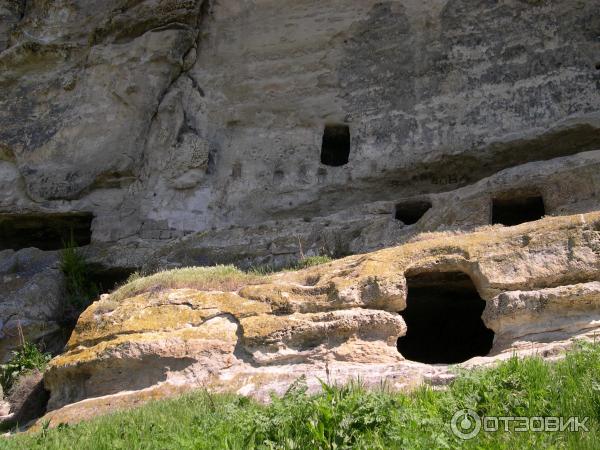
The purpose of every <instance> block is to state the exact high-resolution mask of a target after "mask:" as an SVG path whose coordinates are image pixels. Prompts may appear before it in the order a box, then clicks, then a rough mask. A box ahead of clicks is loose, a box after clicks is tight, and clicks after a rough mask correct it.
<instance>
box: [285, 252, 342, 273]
mask: <svg viewBox="0 0 600 450" xmlns="http://www.w3.org/2000/svg"><path fill="white" fill-rule="evenodd" d="M331 261H333V258H331V257H329V256H324V255H322V256H307V257H306V258H302V259H301V260H300V261H298V262H297V263H296V264H295V265H294V266H292V269H293V270H300V269H306V268H307V267H312V266H318V265H320V264H327V263H328V262H331Z"/></svg>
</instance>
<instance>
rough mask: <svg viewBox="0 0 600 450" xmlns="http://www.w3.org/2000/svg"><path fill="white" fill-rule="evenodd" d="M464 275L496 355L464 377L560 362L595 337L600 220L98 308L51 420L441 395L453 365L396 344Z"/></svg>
mask: <svg viewBox="0 0 600 450" xmlns="http://www.w3.org/2000/svg"><path fill="white" fill-rule="evenodd" d="M456 272H460V273H463V274H466V275H467V276H468V278H470V280H471V281H472V283H473V284H474V286H475V287H476V289H477V292H478V294H479V296H480V297H481V298H482V299H483V300H485V302H486V305H487V306H486V307H485V310H484V312H483V321H484V323H485V325H486V326H487V327H488V328H490V329H491V330H492V331H493V332H494V333H495V337H494V342H493V347H492V349H491V351H490V352H489V353H488V354H487V355H481V356H478V357H474V358H471V359H469V360H468V361H465V362H464V363H463V365H465V366H467V367H469V366H473V365H480V364H489V363H493V362H494V361H496V360H498V359H503V358H506V357H508V356H510V355H512V354H513V353H514V352H517V353H521V354H527V353H531V352H533V353H539V354H542V355H543V356H550V355H555V354H556V352H557V351H559V350H560V349H561V348H563V347H565V346H566V345H569V343H570V342H572V341H573V340H574V339H586V338H590V339H592V338H593V337H594V336H595V334H596V333H597V332H598V331H599V329H598V328H599V327H600V321H599V314H600V285H599V283H598V282H597V281H595V280H598V279H599V278H600V213H590V214H585V215H574V216H567V217H560V218H546V219H543V220H540V221H537V222H532V223H529V224H523V225H519V226H516V227H499V226H496V227H488V228H484V229H482V230H481V231H477V232H474V233H470V234H463V235H448V234H441V235H436V234H433V235H431V236H428V237H427V236H425V237H424V238H423V239H422V240H419V241H416V242H413V243H409V244H405V245H402V246H399V247H393V248H389V249H385V250H381V251H377V252H374V253H369V254H365V255H359V256H351V257H348V258H344V259H341V260H338V261H334V262H332V263H328V264H324V265H320V266H316V267H313V268H309V269H306V270H302V271H298V272H284V273H280V274H275V275H272V276H269V277H267V278H265V279H264V280H262V281H260V280H259V281H258V282H255V283H254V284H250V285H247V286H244V287H242V288H240V289H238V290H236V291H230V292H220V291H198V290H195V289H152V290H151V291H150V292H145V293H139V294H137V295H134V296H130V297H128V298H125V299H120V298H119V297H117V295H116V294H113V295H112V296H110V295H106V296H103V298H102V299H101V300H100V301H98V302H95V303H94V304H93V305H92V306H91V307H90V308H88V310H86V311H85V313H84V314H83V315H82V316H81V318H80V320H79V322H78V324H77V327H76V329H75V331H74V333H73V335H72V336H71V339H70V341H69V343H68V345H67V351H66V352H65V353H64V354H63V355H60V356H58V357H57V358H55V359H54V360H52V362H51V363H50V366H49V368H48V370H47V371H46V374H45V384H46V387H47V389H49V390H50V391H51V398H50V403H49V408H50V409H51V410H53V409H54V410H56V411H54V412H51V413H50V414H49V416H48V418H50V419H51V420H54V421H60V420H73V417H72V415H73V414H74V411H77V410H78V409H77V408H80V411H84V412H83V413H82V414H84V415H86V414H91V412H90V411H89V408H92V409H93V408H94V407H95V405H105V404H108V403H110V400H109V399H110V398H112V396H114V399H115V402H117V404H124V405H127V404H129V403H131V402H133V403H136V402H139V401H144V399H146V398H154V397H156V396H159V397H160V396H162V395H170V394H173V393H177V392H182V391H184V390H186V389H191V388H199V387H201V388H207V389H209V390H212V391H216V392H236V393H239V394H243V395H251V396H254V397H257V398H259V399H267V398H268V396H269V393H270V392H277V393H283V392H285V390H286V389H287V388H288V387H289V385H290V383H293V382H294V381H295V380H297V379H298V378H299V377H301V376H304V377H306V379H307V383H308V385H309V387H310V388H311V389H316V388H317V387H318V385H319V381H318V379H319V378H321V379H326V380H329V381H330V382H346V381H349V380H351V379H356V378H360V379H361V380H363V381H364V382H365V383H367V384H374V385H377V384H379V383H381V382H385V383H388V384H389V385H390V387H392V388H396V389H403V388H406V387H409V386H413V385H415V384H417V383H419V382H422V381H426V382H431V383H438V382H442V383H443V382H445V381H443V380H446V379H447V378H448V376H451V375H449V374H450V372H448V368H449V366H448V365H444V364H438V365H430V364H422V363H419V362H417V361H409V360H406V359H405V358H404V357H403V355H402V354H401V353H400V352H399V351H398V350H397V347H396V343H397V340H398V338H399V337H401V336H403V335H405V334H407V333H410V328H409V329H407V326H406V323H405V321H404V320H403V310H404V309H405V307H406V300H407V295H408V296H410V295H411V294H410V289H411V288H410V283H409V284H407V280H410V279H412V278H415V277H419V275H422V274H432V273H433V274H442V275H443V274H445V273H456ZM407 286H408V290H407ZM407 291H408V292H407ZM432 314H435V311H432ZM467 325H468V324H467V323H461V324H459V326H467ZM433 332H435V330H432V333H433ZM456 344H457V345H460V343H456ZM132 374H135V376H133V375H132ZM436 380H437V381H436ZM439 380H442V381H439ZM107 396H108V397H107ZM94 399H95V400H94ZM77 402H79V403H77ZM69 405H70V406H69ZM102 408H103V407H100V410H102ZM85 411H87V412H85Z"/></svg>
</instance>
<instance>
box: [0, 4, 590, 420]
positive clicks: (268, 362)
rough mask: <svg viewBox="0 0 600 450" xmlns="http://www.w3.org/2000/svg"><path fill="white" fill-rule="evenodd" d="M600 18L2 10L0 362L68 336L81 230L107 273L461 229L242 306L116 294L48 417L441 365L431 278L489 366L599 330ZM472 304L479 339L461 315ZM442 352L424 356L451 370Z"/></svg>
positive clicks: (358, 259) (500, 10)
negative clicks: (89, 402)
mask: <svg viewBox="0 0 600 450" xmlns="http://www.w3.org/2000/svg"><path fill="white" fill-rule="evenodd" d="M599 13H600V10H599V7H598V1H597V0H577V2H576V5H574V4H573V2H565V1H559V0H542V1H533V0H384V1H379V0H361V1H360V2H348V1H342V0H329V1H327V2H324V1H322V0H320V1H317V0H261V1H248V0H219V1H218V2H217V1H212V0H85V1H84V0H53V1H51V0H35V1H25V0H0V92H1V93H2V95H1V96H0V234H1V236H0V326H1V327H2V328H1V330H0V332H1V333H2V338H1V341H0V360H2V359H5V358H6V355H7V354H8V352H9V351H10V350H11V349H12V348H13V347H14V345H15V343H16V342H17V341H15V336H17V334H18V328H19V324H20V326H21V328H22V329H23V331H24V333H25V335H26V337H27V338H29V339H37V338H39V337H42V336H48V335H51V334H52V333H54V331H55V330H56V328H57V326H58V325H57V323H58V321H59V320H60V311H61V302H62V301H64V299H63V297H64V296H63V295H62V289H63V288H62V286H63V284H64V282H63V281H64V280H63V279H62V274H61V273H60V270H59V268H58V264H57V258H58V254H57V253H56V250H57V249H60V248H61V247H62V240H63V239H64V238H65V236H69V232H70V233H71V234H72V235H75V239H76V241H77V243H78V244H80V245H81V246H83V247H82V252H83V253H84V254H85V256H86V258H87V259H88V261H89V262H90V264H92V265H93V266H94V267H95V270H96V275H97V276H98V277H100V278H103V279H108V278H115V277H116V276H117V274H119V276H122V277H123V276H124V274H125V275H126V274H127V273H129V272H131V271H133V270H137V269H142V270H144V271H147V272H151V271H155V270H158V269H164V268H173V267H181V266H188V265H212V264H215V263H235V264H236V265H238V266H241V267H250V266H256V265H262V264H269V265H274V266H280V265H284V264H286V263H289V262H291V261H296V260H297V259H298V258H299V257H300V256H301V255H307V256H311V255H317V254H327V255H330V256H334V257H342V256H347V255H352V254H359V253H365V252H372V251H376V250H380V249H384V248H386V247H394V246H397V245H399V244H403V243H407V242H410V241H411V240H413V241H414V240H415V239H423V237H421V238H419V237H417V236H418V235H419V234H421V233H427V232H446V233H447V234H446V235H442V236H440V237H438V238H435V237H432V238H431V239H426V240H420V241H415V242H412V243H410V244H407V245H406V246H404V247H394V248H392V249H391V250H382V251H381V252H380V253H373V254H371V255H368V256H355V257H350V258H349V259H343V260H341V261H339V262H336V263H335V264H332V265H331V266H328V267H327V268H319V269H311V270H308V271H306V272H301V273H299V274H285V275H281V276H275V277H273V278H272V280H270V281H269V282H267V281H265V283H263V284H258V285H251V286H250V285H249V286H246V287H244V288H243V289H241V290H239V291H235V292H234V291H231V292H201V291H194V290H171V291H168V290H166V291H161V292H158V293H154V294H152V293H141V294H140V295H139V296H136V297H131V298H127V299H125V300H124V301H123V302H118V303H116V304H114V305H112V306H110V305H111V303H110V302H111V300H110V297H109V298H108V299H106V298H105V299H104V300H101V301H100V302H98V303H96V304H94V306H92V308H91V309H90V310H88V311H87V312H86V313H85V314H84V316H83V317H82V319H81V321H80V322H79V325H78V328H77V330H76V332H75V334H74V335H73V337H72V339H71V341H70V344H69V346H68V348H67V353H66V354H65V355H63V356H61V357H60V358H59V359H57V360H55V362H54V363H53V366H52V368H51V370H50V371H49V372H48V373H47V375H46V382H47V384H48V386H49V388H51V389H52V399H51V405H52V407H54V408H57V407H60V406H63V405H66V404H69V403H72V402H77V401H80V400H83V399H86V398H88V397H94V398H97V397H98V396H102V395H109V394H110V395H112V394H114V393H115V392H116V391H117V390H122V389H130V390H134V391H136V392H138V391H140V390H144V389H146V390H147V389H150V391H148V392H151V393H148V395H155V394H154V393H156V392H158V391H156V389H158V388H156V386H157V383H159V382H168V383H167V384H164V385H161V386H168V388H167V387H165V388H164V389H169V390H177V389H176V388H175V387H174V386H177V383H180V384H181V386H188V385H199V384H202V383H205V384H208V385H210V387H211V388H212V389H215V390H225V389H227V390H237V391H239V392H242V393H252V394H253V395H256V396H258V397H262V396H264V395H266V392H267V391H268V390H270V389H271V388H274V387H276V388H277V389H276V390H281V389H284V388H285V387H286V386H288V385H289V382H290V380H292V379H295V378H296V377H297V376H298V375H299V374H301V373H304V372H306V371H307V370H308V371H310V373H312V374H315V375H316V374H320V375H321V376H322V377H323V378H326V377H327V376H330V377H334V378H335V379H339V380H341V379H344V378H345V377H349V376H350V375H356V374H362V375H363V376H364V378H365V379H367V380H368V381H375V380H381V379H382V378H386V379H388V380H390V382H391V383H393V384H395V385H402V384H403V383H409V382H413V381H414V380H416V379H418V378H419V377H422V376H423V377H429V376H431V377H433V378H435V379H438V378H436V377H438V376H439V377H442V378H443V377H444V376H445V374H444V373H441V372H440V373H439V371H438V369H435V368H433V369H432V368H430V367H429V366H428V367H429V368H427V369H426V370H425V369H423V367H422V366H420V365H418V364H417V365H415V364H416V363H409V362H406V361H403V359H402V356H400V353H399V352H398V350H397V348H402V349H408V350H405V353H406V352H408V353H410V354H412V351H413V350H414V349H412V348H411V345H412V344H411V339H412V340H413V342H414V339H413V338H410V335H411V333H414V332H415V331H414V330H416V329H419V321H420V320H421V318H422V314H423V312H422V311H420V310H419V308H418V307H415V308H416V309H415V308H413V306H411V303H413V302H412V301H411V298H412V296H411V295H410V292H412V291H415V292H420V294H418V295H421V296H422V297H423V298H425V299H426V301H427V302H429V301H431V302H434V301H435V299H433V297H430V293H431V292H433V291H435V290H436V289H438V288H436V287H435V286H438V287H439V286H443V291H444V295H446V296H447V297H448V299H453V298H455V297H456V298H471V297H473V302H472V304H471V303H469V304H465V305H464V308H465V309H464V311H462V313H459V312H457V311H448V312H447V314H448V317H449V318H451V320H450V319H449V320H448V326H447V327H446V326H445V325H444V326H441V325H440V326H438V327H436V329H438V330H439V332H440V333H442V332H446V331H447V332H453V333H459V332H462V333H465V334H462V335H460V336H459V335H456V336H455V337H457V336H458V337H457V339H458V340H460V341H465V342H469V341H470V340H478V341H481V342H484V344H485V345H487V343H486V342H487V339H488V338H489V339H492V337H490V336H491V335H490V336H488V337H486V335H485V333H486V331H485V330H486V329H487V330H488V331H489V329H491V330H493V332H494V333H495V337H493V339H494V342H493V348H491V349H488V350H489V351H491V354H498V352H510V351H512V350H514V349H518V348H521V347H526V348H529V346H530V344H531V342H545V341H549V342H550V341H553V342H554V341H556V342H558V341H562V340H565V339H567V340H568V339H570V338H571V337H572V336H573V335H576V334H581V333H583V334H585V333H591V332H593V330H594V328H595V322H594V321H595V320H596V319H594V317H596V316H595V314H596V312H595V309H594V308H595V306H594V305H595V302H596V301H597V290H598V286H597V283H598V281H599V278H598V273H597V268H598V226H597V223H598V221H597V218H596V216H595V215H594V211H598V210H600V201H599V199H600V178H599V177H598V173H599V171H600V108H599V105H600V89H599V88H600V71H599V67H600V57H599V55H600V42H599V41H598V36H599V35H600V14H599ZM544 216H553V217H555V218H554V219H550V218H548V219H547V220H546V219H545V220H542V221H541V222H540V221H538V222H535V221H536V220H538V219H542V217H544ZM561 216H564V218H560V217H561ZM523 222H532V224H531V225H519V226H517V227H516V228H514V229H512V228H510V229H509V228H506V229H504V228H502V227H500V225H501V224H503V225H507V226H512V225H518V224H521V223H523ZM487 225H498V227H495V228H491V229H489V230H487V231H486V230H485V229H483V230H482V229H479V231H478V232H477V233H475V234H473V235H464V236H463V235H460V233H462V232H467V231H472V230H474V229H477V227H485V226H487ZM455 234H456V236H454V235H455ZM30 247H35V248H37V249H43V250H46V251H41V250H36V249H32V248H30ZM431 271H433V272H434V275H431V273H430V272H431ZM436 273H443V275H436ZM465 277H466V278H465ZM411 286H412V287H411ZM407 292H409V294H408V295H407ZM482 299H483V300H482ZM480 301H485V302H486V303H477V302H480ZM113 303H114V302H113ZM456 304H457V305H458V304H461V305H462V303H461V302H460V301H459V302H458V303H456ZM471 305H475V306H471ZM438 307H440V308H441V307H442V306H440V305H436V306H435V308H438ZM111 308H112V309H111ZM435 308H434V309H435ZM478 308H479V309H481V311H480V310H479V309H478ZM483 308H485V310H483ZM455 309H456V308H455ZM399 311H405V314H404V315H403V316H400V315H398V312H399ZM482 312H483V317H484V320H485V324H484V325H487V327H488V328H486V327H485V326H484V325H481V324H480V325H481V326H480V327H479V328H477V326H473V327H463V329H462V330H461V327H460V326H459V325H458V324H460V320H458V319H455V318H456V317H459V318H460V317H475V318H478V320H479V318H480V317H481V314H482ZM461 314H462V315H461ZM167 316H168V320H167V319H166V317H167ZM153 317H154V318H153ZM442 317H443V316H442ZM165 320H166V322H165ZM412 321H416V322H414V323H416V326H413V325H411V323H412ZM548 324H550V325H548ZM478 326H479V325H478ZM411 330H413V331H411ZM15 333H17V334H15ZM405 333H406V336H405V337H406V340H405V341H399V342H398V344H397V342H396V341H397V339H398V337H400V336H403V335H404V334H405ZM469 333H471V334H469ZM217 336H218V338H217ZM418 336H420V337H418V339H417V340H418V341H421V339H425V340H423V341H422V342H429V341H427V339H430V337H428V335H427V333H425V334H423V335H418ZM467 336H477V339H475V338H473V339H469V338H468V337H467ZM442 338H443V336H441V335H440V336H437V335H436V336H434V337H431V344H427V345H424V346H423V347H429V351H428V353H427V354H426V355H424V354H423V355H418V354H417V356H418V357H419V358H420V359H422V360H423V361H426V360H427V361H429V360H432V361H438V362H443V361H440V360H439V356H440V355H438V354H436V352H435V349H436V345H435V342H436V341H438V342H439V341H440V339H442ZM397 345H398V347H397ZM485 345H484V346H483V347H482V349H479V350H478V351H477V353H484V354H487V353H488V350H485V351H484V350H483V348H484V347H485ZM489 346H490V347H491V346H492V344H491V341H490V343H489ZM470 350H472V349H460V351H457V352H456V353H454V355H455V357H456V358H458V356H457V355H461V354H463V353H464V351H467V352H466V353H465V354H468V353H469V351H470ZM416 351H417V352H418V351H420V350H419V349H416ZM463 359H464V358H463ZM446 362H447V361H446ZM330 363H331V364H332V365H335V366H336V367H335V368H334V367H332V366H331V365H328V364H330ZM375 365H376V366H375ZM373 367H377V368H376V369H374V368H373ZM133 368H135V370H137V369H139V372H140V374H144V375H140V378H139V379H133V378H132V377H131V376H129V375H128V374H127V373H128V371H129V370H134V369H133ZM334 370H335V371H336V372H335V373H336V375H332V373H333V372H332V371H334ZM423 370H425V372H423ZM440 370H441V369H440ZM442 372H443V371H442ZM419 374H420V375H419ZM440 379H441V378H440ZM65 380H70V381H69V382H67V381H65ZM178 380H179V381H178ZM261 380H267V381H266V382H262V381H261ZM313 383H314V380H313ZM153 386H154V387H153ZM153 389H154V390H153ZM160 389H163V388H160ZM170 392H171V391H170ZM121 399H122V400H123V402H126V400H125V397H121ZM94 405H95V406H94V407H99V406H98V403H95V404H94ZM78 414H82V412H81V410H79V411H78Z"/></svg>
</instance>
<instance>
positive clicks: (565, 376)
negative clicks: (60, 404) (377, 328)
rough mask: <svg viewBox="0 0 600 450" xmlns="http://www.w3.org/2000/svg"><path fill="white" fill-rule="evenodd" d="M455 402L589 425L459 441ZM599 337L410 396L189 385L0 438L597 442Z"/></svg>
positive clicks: (430, 444)
mask: <svg viewBox="0 0 600 450" xmlns="http://www.w3.org/2000/svg"><path fill="white" fill-rule="evenodd" d="M461 408H472V409H474V410H476V411H477V412H478V413H479V414H481V415H487V416H492V415H498V416H512V415H514V416H566V417H568V416H579V417H585V416H589V417H590V419H589V421H588V423H587V425H588V427H589V429H590V432H589V433H568V432H565V433H505V432H500V433H496V434H486V433H480V435H479V436H478V437H477V438H475V439H473V440H471V441H466V442H465V441H461V440H459V439H458V438H455V437H454V436H453V435H452V433H451V431H450V426H449V422H450V418H451V417H452V415H453V413H454V412H455V411H456V410H458V409H461ZM598 442H600V345H595V346H592V345H585V346H581V347H580V348H578V349H577V350H576V351H572V352H571V353H569V354H568V355H567V357H566V358H565V359H564V360H560V361H558V362H556V363H547V362H544V361H542V360H540V359H537V358H529V359H525V360H518V359H516V358H514V359H511V360H509V361H507V362H505V363H503V364H501V365H500V366H498V367H497V368H494V369H487V370H478V371H473V372H469V373H467V372H465V373H463V374H461V375H460V376H459V378H458V379H457V380H456V381H455V382H454V383H453V384H452V385H451V386H450V388H449V389H447V390H443V391H440V390H432V389H430V388H426V387H423V388H421V389H419V390H417V391H415V392H413V393H411V394H410V395H405V394H398V393H389V392H386V391H385V389H380V390H376V391H365V390H363V389H361V388H360V387H357V386H350V387H345V388H329V387H327V386H326V387H325V391H324V393H322V394H320V395H317V396H309V395H306V394H304V392H303V389H302V383H301V382H300V383H298V385H297V386H296V387H295V388H294V389H291V390H290V392H289V393H288V394H287V395H286V396H285V397H283V398H280V399H274V401H273V403H272V404H270V405H268V406H264V405H259V404H256V403H255V402H253V401H250V400H248V399H246V398H240V397H236V396H223V395H210V394H208V393H206V392H198V393H195V394H191V395H186V396H183V397H180V398H177V399H171V400H166V401H160V402H154V403H151V404H148V405H146V406H144V407H141V408H139V409H136V410H132V411H128V412H121V413H117V414H113V415H110V416H105V417H102V418H99V419H96V420H93V421H90V422H87V423H82V424H79V425H77V426H63V427H59V428H58V429H54V430H45V431H43V432H41V433H38V434H34V435H19V436H16V437H13V438H10V439H7V440H4V441H0V447H2V448H9V449H13V448H26V449H35V448H46V449H61V450H62V449H71V448H75V449H78V450H79V449H81V450H83V449H142V448H143V449H171V448H172V449H182V448H196V449H213V448H290V449H292V448H303V449H304V448H311V449H312V448H381V449H387V448H411V449H412V448H423V449H430V448H457V447H464V448H485V449H488V448H507V449H508V448H510V449H521V448H589V449H592V448H598Z"/></svg>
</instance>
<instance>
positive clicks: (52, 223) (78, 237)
mask: <svg viewBox="0 0 600 450" xmlns="http://www.w3.org/2000/svg"><path fill="white" fill-rule="evenodd" d="M93 218H94V216H93V214H91V213H48V214H43V213H26V214H0V250H6V249H12V250H20V249H23V248H29V247H35V248H39V249H40V250H60V249H62V248H64V246H65V244H66V243H67V242H69V241H70V240H71V236H72V237H73V240H74V242H75V245H77V246H83V245H88V244H89V243H90V241H91V237H92V219H93Z"/></svg>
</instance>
